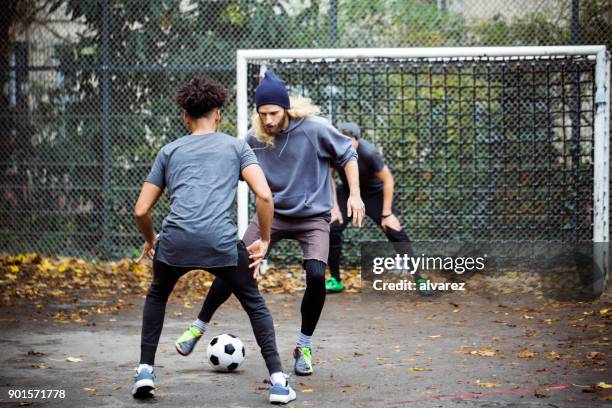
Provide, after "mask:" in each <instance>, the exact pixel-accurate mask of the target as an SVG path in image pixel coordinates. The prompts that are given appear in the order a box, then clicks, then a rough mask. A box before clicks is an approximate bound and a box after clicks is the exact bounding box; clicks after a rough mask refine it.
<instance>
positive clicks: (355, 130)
mask: <svg viewBox="0 0 612 408" xmlns="http://www.w3.org/2000/svg"><path fill="white" fill-rule="evenodd" d="M337 129H338V130H339V131H340V132H342V131H343V130H348V131H349V132H351V134H352V135H353V136H355V139H359V138H360V137H361V130H360V129H359V126H357V124H356V123H353V122H343V123H340V124H339V125H338V127H337Z"/></svg>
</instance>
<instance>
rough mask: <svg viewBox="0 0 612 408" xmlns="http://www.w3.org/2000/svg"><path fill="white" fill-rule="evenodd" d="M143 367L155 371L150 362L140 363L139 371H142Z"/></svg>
mask: <svg viewBox="0 0 612 408" xmlns="http://www.w3.org/2000/svg"><path fill="white" fill-rule="evenodd" d="M143 369H145V370H148V371H149V372H150V373H152V372H153V366H152V365H149V364H139V365H138V373H140V372H141V371H142V370H143Z"/></svg>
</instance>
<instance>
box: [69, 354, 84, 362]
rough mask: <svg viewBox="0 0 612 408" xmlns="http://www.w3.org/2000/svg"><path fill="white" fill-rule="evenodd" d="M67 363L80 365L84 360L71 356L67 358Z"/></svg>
mask: <svg viewBox="0 0 612 408" xmlns="http://www.w3.org/2000/svg"><path fill="white" fill-rule="evenodd" d="M66 361H68V362H69V363H80V362H81V361H83V359H82V358H79V357H72V356H69V357H66Z"/></svg>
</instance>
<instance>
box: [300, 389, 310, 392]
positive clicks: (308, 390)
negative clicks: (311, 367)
mask: <svg viewBox="0 0 612 408" xmlns="http://www.w3.org/2000/svg"><path fill="white" fill-rule="evenodd" d="M302 392H312V388H304V389H303V390H302Z"/></svg>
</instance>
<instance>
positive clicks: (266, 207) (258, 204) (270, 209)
mask: <svg viewBox="0 0 612 408" xmlns="http://www.w3.org/2000/svg"><path fill="white" fill-rule="evenodd" d="M255 210H256V211H257V218H258V219H259V230H260V233H261V239H262V240H263V241H270V234H271V231H272V219H273V218H274V201H273V200H272V197H270V198H261V197H256V199H255Z"/></svg>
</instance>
